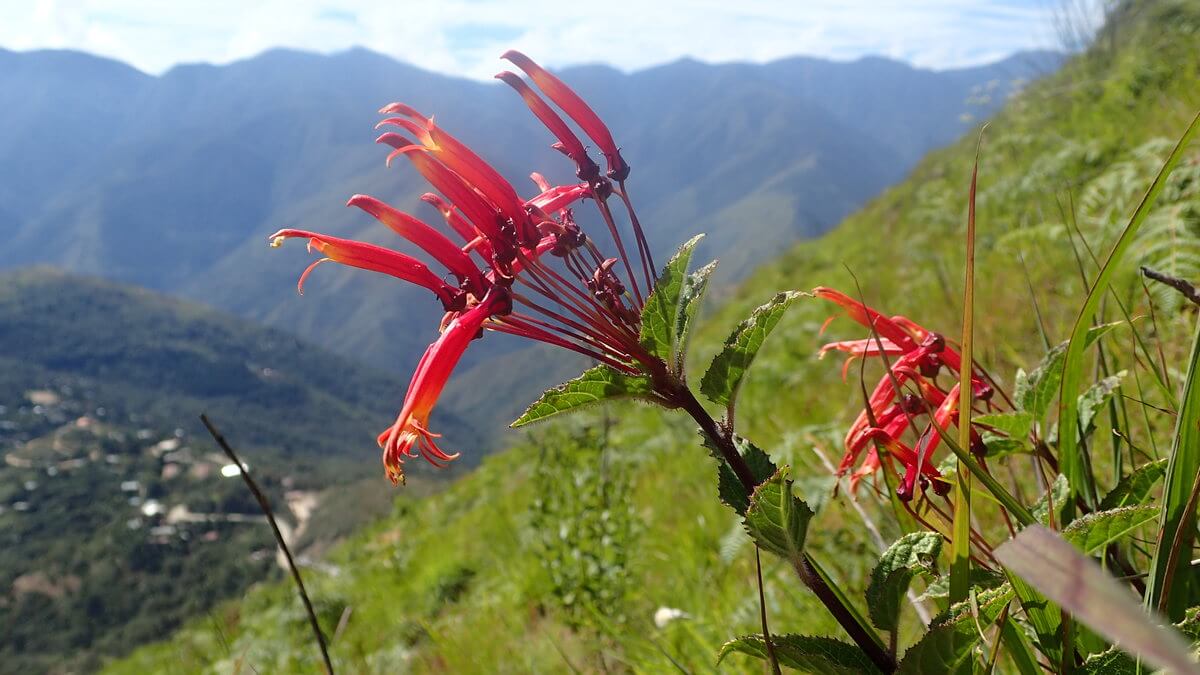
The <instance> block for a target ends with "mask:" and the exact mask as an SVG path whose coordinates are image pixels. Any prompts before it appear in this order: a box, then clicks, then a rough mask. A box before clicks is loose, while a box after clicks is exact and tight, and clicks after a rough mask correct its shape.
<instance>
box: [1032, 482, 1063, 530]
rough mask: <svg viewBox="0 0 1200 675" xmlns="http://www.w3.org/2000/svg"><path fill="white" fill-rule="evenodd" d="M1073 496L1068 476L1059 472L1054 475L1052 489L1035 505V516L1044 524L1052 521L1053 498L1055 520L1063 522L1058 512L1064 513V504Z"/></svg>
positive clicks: (1059, 522)
mask: <svg viewBox="0 0 1200 675" xmlns="http://www.w3.org/2000/svg"><path fill="white" fill-rule="evenodd" d="M1070 498H1071V486H1070V485H1068V484H1067V477H1066V476H1064V475H1062V474H1058V475H1057V476H1055V477H1054V484H1053V485H1051V486H1050V490H1049V491H1048V492H1047V493H1046V494H1044V495H1042V497H1041V499H1038V501H1037V504H1034V505H1033V517H1034V518H1037V521H1038V522H1039V523H1041V524H1043V525H1047V524H1049V523H1050V503H1051V500H1053V503H1054V512H1055V522H1056V523H1058V524H1061V521H1060V520H1059V516H1058V514H1060V513H1062V510H1063V505H1064V504H1066V503H1067V500H1068V499H1070Z"/></svg>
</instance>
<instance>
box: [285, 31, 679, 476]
mask: <svg viewBox="0 0 1200 675" xmlns="http://www.w3.org/2000/svg"><path fill="white" fill-rule="evenodd" d="M504 58H506V59H508V60H509V61H511V62H512V63H513V64H515V65H516V66H517V67H518V68H519V69H521V70H522V71H524V72H525V74H526V75H528V76H529V78H530V79H531V80H532V81H533V83H534V85H536V87H537V88H538V89H539V90H540V91H541V94H542V95H544V96H545V97H546V98H548V99H549V100H550V102H551V103H553V104H554V105H555V106H557V107H558V108H559V109H560V110H562V111H563V112H564V113H566V115H567V117H568V118H569V119H571V120H572V121H573V122H574V123H575V124H576V125H577V126H578V127H579V128H580V129H582V130H583V132H584V134H586V136H587V137H588V138H589V139H591V141H592V142H593V143H595V144H596V145H597V146H598V147H599V149H600V152H601V154H603V155H604V158H605V160H606V164H607V167H606V169H607V171H606V173H605V174H604V175H602V174H601V170H600V167H599V165H597V164H596V162H594V161H592V159H591V157H590V156H589V155H588V153H587V149H586V148H585V146H584V145H583V143H582V142H581V141H580V139H579V137H578V136H577V135H576V134H575V132H574V131H573V130H572V128H571V127H570V126H569V125H568V124H567V122H566V121H564V120H563V118H562V117H561V116H559V114H558V112H556V111H555V109H554V108H553V107H551V105H550V103H547V102H546V100H544V99H543V98H542V95H539V94H538V93H537V92H536V91H534V89H532V88H531V87H530V86H529V85H527V84H526V83H525V81H524V80H523V79H522V78H521V77H520V76H518V75H516V74H515V73H511V72H507V71H506V72H502V73H500V74H499V75H497V76H496V77H497V78H499V79H500V80H502V81H504V82H505V83H507V84H509V85H510V86H512V87H513V88H514V89H516V90H517V92H518V93H519V94H520V95H521V97H522V99H524V101H525V103H526V105H527V106H528V107H529V109H530V110H531V111H532V112H533V114H534V115H535V116H536V117H537V118H538V119H539V120H540V121H541V122H542V123H543V124H544V125H545V126H546V127H547V128H548V129H549V130H550V131H551V133H552V134H553V135H554V136H555V138H556V139H557V142H556V143H555V144H554V145H553V146H552V147H554V148H556V149H558V150H559V151H561V152H562V153H563V154H565V155H566V156H567V157H568V158H569V159H570V160H571V161H572V162H574V164H575V169H576V175H577V176H578V178H579V179H580V182H579V183H572V184H568V185H550V184H549V183H548V182H547V181H546V180H545V179H544V178H543V177H542V176H541V175H539V174H537V173H534V174H533V175H532V179H533V181H534V183H535V185H536V186H537V188H538V194H536V195H534V196H533V197H531V198H529V199H523V198H521V197H520V196H518V193H517V190H516V189H515V188H514V187H513V186H512V185H511V184H510V183H509V182H508V181H507V180H505V178H504V177H502V176H501V175H500V174H499V173H498V172H497V171H496V170H495V169H493V168H492V167H491V166H490V165H489V164H488V163H487V162H485V161H484V160H483V159H482V158H480V157H479V156H478V155H476V154H475V153H474V152H473V151H472V150H471V149H470V148H468V147H467V146H466V145H465V144H463V143H462V142H460V141H459V140H458V139H456V138H455V137H454V136H452V135H450V134H449V133H447V132H446V131H445V130H443V129H441V128H440V127H438V126H437V125H436V124H434V121H433V118H431V117H426V116H425V115H422V114H421V113H419V112H417V111H416V110H414V109H412V108H411V107H409V106H407V105H405V104H403V103H393V104H391V105H388V106H385V107H384V108H383V109H382V110H381V111H380V112H381V113H382V114H385V115H390V116H389V117H387V118H386V119H384V120H383V121H381V122H380V123H379V126H386V127H389V128H394V129H396V130H397V131H388V132H386V133H384V134H383V135H381V136H379V138H378V139H376V142H378V143H382V144H385V145H388V146H390V147H391V148H392V152H391V154H389V155H388V158H387V161H388V164H389V165H390V164H391V162H392V160H393V159H396V158H399V157H403V158H405V159H407V160H408V161H409V162H410V163H411V164H412V165H413V167H414V168H415V169H416V170H417V171H418V172H419V173H420V174H421V175H422V176H423V177H424V178H425V179H426V180H427V181H428V182H429V183H430V184H431V185H432V186H433V188H434V189H435V190H436V191H437V193H439V194H434V193H429V194H426V195H424V196H423V197H422V199H423V200H424V201H425V202H426V203H428V204H430V205H432V206H433V207H434V208H435V209H436V210H437V211H438V212H439V213H440V214H441V216H442V218H443V219H444V220H445V223H446V226H447V228H448V229H449V230H450V231H452V232H453V235H454V236H455V237H456V238H457V239H458V241H457V242H456V241H454V240H453V239H452V238H451V237H449V236H447V235H446V234H443V233H442V232H441V231H439V230H438V229H437V228H434V227H432V226H430V225H428V224H426V223H425V222H423V221H421V220H419V219H417V218H415V217H413V216H411V215H409V214H407V213H403V212H401V211H398V210H396V209H394V208H392V207H391V206H388V205H387V204H385V203H384V202H382V201H380V200H378V199H375V198H373V197H368V196H366V195H355V196H354V197H352V198H351V199H350V201H349V204H348V205H350V206H356V207H358V208H360V209H362V210H363V211H366V212H367V213H369V214H371V215H372V216H374V217H375V218H376V219H377V220H378V221H379V222H381V223H383V224H384V225H385V226H387V227H388V228H389V229H391V230H392V231H393V232H395V233H396V234H398V235H399V236H400V237H402V238H403V239H406V240H408V241H409V242H411V243H412V244H414V245H416V246H417V247H418V248H419V249H420V250H421V251H423V252H424V253H425V254H426V255H428V256H429V258H431V259H432V260H434V261H436V262H437V264H438V265H441V266H442V267H443V268H445V269H446V270H447V271H448V275H446V276H441V275H439V274H438V273H436V272H434V271H433V270H431V269H430V268H429V266H428V265H427V264H426V263H425V262H422V261H421V260H418V259H416V258H414V257H412V256H409V255H406V254H404V253H400V252H398V251H394V250H391V249H388V248H384V247H381V246H375V245H372V244H367V243H364V242H359V241H351V240H347V239H340V238H337V237H331V236H328V235H324V234H318V233H315V232H309V231H305V230H293V229H284V230H280V231H279V232H276V233H275V234H274V235H272V237H271V241H272V245H273V246H278V245H280V244H281V243H282V242H283V241H284V240H285V239H288V238H290V237H300V238H304V239H307V240H308V246H309V249H310V250H315V251H318V252H319V253H321V254H322V255H323V256H324V257H323V258H321V259H320V260H317V261H316V262H314V263H313V264H312V265H310V266H309V267H308V269H306V270H305V271H304V273H303V274H302V275H301V276H300V282H299V284H298V288H299V289H300V291H301V292H303V286H304V281H305V279H306V278H307V277H308V275H309V273H310V272H311V271H312V269H313V268H314V267H316V266H317V265H318V264H320V263H322V262H326V261H329V260H332V261H334V262H339V263H342V264H344V265H349V266H351V267H358V268H361V269H366V270H371V271H374V272H380V273H383V274H387V275H391V276H393V277H396V278H397V279H401V280H403V281H407V282H409V283H412V284H416V285H418V286H421V287H423V288H426V289H428V290H429V291H431V292H432V293H433V294H434V295H435V296H436V297H437V299H438V300H439V301H440V302H441V304H442V306H443V308H444V309H445V311H446V314H445V317H444V318H443V319H442V322H441V326H440V330H441V336H440V337H439V338H438V339H437V340H436V341H435V342H434V343H433V344H431V345H430V346H429V347H428V349H427V350H426V351H425V355H424V356H423V357H422V358H421V361H420V363H419V364H418V366H417V370H416V372H415V373H414V374H413V378H412V381H411V383H410V384H409V389H408V394H407V395H406V396H405V399H404V406H403V409H402V410H401V411H400V414H399V416H398V417H397V419H396V422H395V424H393V425H392V426H391V427H390V428H388V429H387V430H385V431H384V432H383V433H382V434H380V435H379V444H380V446H381V447H382V448H383V462H384V465H385V467H386V468H387V474H388V477H389V478H391V480H392V481H393V482H403V480H404V470H403V463H404V459H405V458H406V457H415V456H417V454H420V455H421V456H423V457H424V458H425V459H426V460H428V461H429V462H430V463H431V464H433V465H435V466H439V467H440V466H444V465H445V463H446V462H448V461H450V460H453V459H454V458H455V457H457V456H458V454H457V453H455V454H449V453H446V452H444V451H443V450H442V449H440V448H439V447H438V445H437V443H436V442H435V439H437V438H438V437H439V435H438V434H435V433H433V432H431V431H430V430H429V428H428V425H429V416H430V414H431V412H432V411H433V408H434V405H435V404H436V403H437V400H438V397H439V396H440V395H441V392H442V389H443V388H444V387H445V385H446V381H447V380H448V379H449V377H450V373H451V372H452V371H453V370H454V367H455V365H456V364H457V363H458V361H459V359H460V358H461V357H462V355H463V352H465V351H466V349H467V346H468V345H469V344H470V343H471V342H472V341H473V340H475V339H476V338H478V337H480V336H481V335H482V332H483V329H488V330H494V331H499V332H504V333H510V334H513V335H519V336H523V337H527V338H531V339H533V340H538V341H541V342H545V343H549V344H553V345H556V346H559V347H564V348H567V349H571V350H573V351H576V352H578V353H580V354H584V355H586V356H589V357H591V358H593V359H595V360H597V361H600V362H602V363H605V364H607V365H609V366H611V367H613V368H615V369H617V370H620V371H623V372H627V373H635V372H639V366H640V367H641V368H646V367H651V368H652V367H656V365H661V364H656V363H655V359H654V358H653V357H652V356H650V355H649V354H648V353H647V352H646V351H645V350H644V349H643V348H642V347H641V346H640V344H639V342H638V333H639V330H640V317H641V310H642V305H643V302H644V298H643V295H642V288H641V286H640V285H639V283H638V281H639V280H638V278H637V276H636V275H635V272H634V267H633V266H631V265H630V262H629V256H628V255H627V253H626V248H625V244H624V242H623V241H622V239H621V235H620V229H621V228H620V225H619V224H618V222H617V219H616V217H615V216H614V213H613V210H612V209H611V208H610V207H609V200H610V198H611V197H612V196H614V195H616V196H618V197H619V198H620V201H621V203H622V204H623V205H624V208H625V211H626V214H627V217H628V220H629V227H630V228H631V230H632V232H633V234H634V237H635V239H636V242H637V249H638V255H639V258H640V263H641V264H640V266H639V267H640V270H639V271H640V272H641V276H642V279H641V280H642V282H643V283H644V284H645V288H646V290H647V291H649V289H650V288H651V285H652V283H653V277H652V276H651V270H652V269H653V268H654V262H653V259H652V258H651V257H650V250H649V246H648V245H647V243H646V239H645V237H644V235H643V233H642V229H641V225H640V224H639V222H638V220H637V216H636V214H635V213H634V211H633V207H632V204H631V202H630V200H629V197H628V192H627V190H626V187H625V179H626V178H627V177H628V176H629V165H628V164H626V162H625V160H624V159H623V158H622V157H621V152H620V150H619V149H618V148H617V146H616V143H615V142H614V141H613V138H612V134H611V133H609V130H608V128H607V127H606V126H605V125H604V123H603V122H601V121H600V118H599V117H597V116H596V113H595V112H593V111H592V109H591V108H589V107H588V105H587V104H586V103H584V101H583V100H582V99H581V98H579V96H578V95H577V94H576V93H575V92H574V91H572V90H571V89H570V88H569V87H567V85H565V84H564V83H563V82H562V81H561V80H559V79H558V78H557V77H555V76H554V75H552V74H550V73H549V72H547V71H545V70H544V69H542V68H541V67H540V66H538V65H537V64H536V63H534V62H533V61H532V60H530V59H529V58H528V57H526V56H525V55H524V54H521V53H519V52H513V51H510V52H508V53H506V54H505V55H504ZM404 134H408V135H407V136H406V135H404ZM585 199H590V200H591V201H592V202H593V203H594V204H595V205H596V207H597V210H598V212H599V216H600V218H601V219H602V220H603V221H604V223H605V225H606V226H607V230H608V232H609V234H610V236H611V237H612V239H613V241H614V244H615V245H616V247H617V250H618V253H619V255H620V258H619V260H618V258H606V257H605V256H603V255H601V253H600V250H599V248H598V247H597V246H596V244H595V243H594V242H593V240H592V239H591V238H590V237H588V235H587V234H586V233H585V232H584V231H583V229H582V228H581V227H580V225H579V224H578V223H577V222H576V219H575V214H574V212H573V210H572V207H573V206H574V205H576V204H577V203H578V202H580V201H581V200H585ZM450 277H452V278H453V283H451V282H450V281H448V279H449V278H450ZM625 282H628V287H627V286H626V283H625ZM627 288H630V289H632V292H630V291H629V290H627Z"/></svg>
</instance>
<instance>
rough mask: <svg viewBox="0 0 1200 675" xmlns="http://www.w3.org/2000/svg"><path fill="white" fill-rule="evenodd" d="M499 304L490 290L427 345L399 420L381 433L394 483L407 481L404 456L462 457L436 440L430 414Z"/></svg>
mask: <svg viewBox="0 0 1200 675" xmlns="http://www.w3.org/2000/svg"><path fill="white" fill-rule="evenodd" d="M498 308H499V300H498V299H497V298H494V297H493V296H492V295H491V294H489V296H488V298H485V300H484V301H483V302H481V303H479V304H478V305H476V306H474V307H472V308H471V309H468V310H466V311H464V312H461V313H459V314H458V315H457V316H455V317H454V318H453V319H452V320H451V321H450V323H449V324H447V325H446V328H445V330H444V331H442V335H441V337H439V338H438V339H437V341H436V342H434V343H433V344H431V345H429V347H428V348H426V350H425V355H424V356H422V357H421V361H420V363H419V364H417V369H416V371H415V372H414V373H413V377H412V381H411V382H410V383H409V385H408V393H407V394H406V395H405V397H404V407H403V408H402V409H401V410H400V414H399V416H398V417H397V418H396V423H395V424H393V425H392V426H391V427H390V428H388V429H387V430H386V431H384V432H383V433H381V434H380V435H379V445H380V447H382V448H383V464H384V466H385V467H386V469H387V474H388V478H390V479H391V480H392V482H393V483H399V482H403V481H404V458H405V457H412V456H415V453H416V452H418V451H419V453H420V454H421V455H422V456H423V457H425V459H426V460H427V461H429V462H430V463H431V464H433V465H435V466H441V465H442V464H443V463H444V462H448V461H450V460H452V459H454V458H456V457H458V454H457V453H455V454H453V455H451V454H447V453H445V452H443V451H442V450H441V449H440V448H438V446H437V443H436V442H435V441H434V439H436V438H438V436H437V434H434V433H432V432H430V431H429V429H428V424H429V415H430V413H432V412H433V408H434V406H435V405H436V404H437V400H438V397H439V396H441V394H442V389H443V388H445V386H446V382H447V380H449V379H450V374H451V373H452V372H453V371H454V367H455V366H456V365H458V361H459V359H461V358H462V355H463V353H464V352H465V351H466V350H467V346H468V345H470V344H471V341H472V340H474V339H475V338H476V337H477V336H478V335H479V331H480V330H481V329H482V328H483V324H484V322H485V321H487V319H488V318H489V317H490V316H491V315H492V313H493V312H494V311H496V310H497V309H498Z"/></svg>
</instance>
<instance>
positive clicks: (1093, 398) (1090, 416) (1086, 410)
mask: <svg viewBox="0 0 1200 675" xmlns="http://www.w3.org/2000/svg"><path fill="white" fill-rule="evenodd" d="M1125 375H1126V371H1124V370H1122V371H1120V372H1119V373H1116V374H1115V375H1110V376H1108V377H1106V378H1104V379H1102V380H1100V381H1099V382H1097V383H1096V384H1093V385H1092V386H1091V387H1088V390H1087V391H1085V392H1083V393H1082V394H1080V395H1079V400H1078V402H1077V404H1076V405H1077V407H1078V409H1079V428H1080V429H1083V432H1084V434H1089V433H1091V432H1092V430H1093V429H1094V428H1095V423H1096V415H1097V414H1098V413H1099V411H1100V408H1101V407H1103V406H1104V405H1106V404H1107V403H1108V399H1110V398H1112V396H1113V394H1114V393H1115V392H1116V391H1117V387H1119V386H1121V378H1123V377H1125Z"/></svg>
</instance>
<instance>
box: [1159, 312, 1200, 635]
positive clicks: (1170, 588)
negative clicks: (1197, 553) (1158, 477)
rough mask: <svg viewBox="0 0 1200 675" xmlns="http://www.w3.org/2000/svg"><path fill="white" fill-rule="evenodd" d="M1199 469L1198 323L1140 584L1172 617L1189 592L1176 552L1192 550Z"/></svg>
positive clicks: (1177, 614) (1176, 616)
mask: <svg viewBox="0 0 1200 675" xmlns="http://www.w3.org/2000/svg"><path fill="white" fill-rule="evenodd" d="M1198 472H1200V324H1198V325H1197V331H1196V338H1195V339H1194V340H1193V342H1192V357H1191V362H1190V364H1189V365H1188V372H1187V381H1186V383H1185V384H1184V391H1183V401H1182V403H1181V406H1180V408H1179V416H1178V418H1177V419H1176V426H1175V441H1174V445H1173V446H1172V448H1171V456H1170V459H1169V460H1168V461H1167V475H1166V478H1165V482H1164V488H1163V497H1162V515H1161V516H1160V519H1159V526H1158V541H1157V545H1156V546H1155V549H1154V559H1153V562H1152V563H1151V567H1150V579H1149V583H1148V584H1147V586H1146V606H1147V607H1151V608H1158V609H1160V610H1162V611H1163V612H1164V613H1165V614H1166V615H1167V616H1168V617H1169V618H1170V619H1171V620H1172V621H1179V620H1180V619H1182V618H1183V612H1184V610H1185V609H1187V599H1188V597H1189V593H1188V588H1187V582H1188V580H1189V578H1190V576H1191V574H1190V573H1191V569H1190V568H1189V567H1188V566H1186V565H1184V566H1183V567H1182V568H1180V566H1179V561H1180V555H1179V552H1180V551H1182V553H1183V554H1184V555H1185V558H1186V559H1190V555H1187V554H1188V553H1190V551H1191V550H1192V542H1193V541H1194V539H1195V531H1196V507H1195V500H1194V499H1193V497H1192V493H1193V490H1194V486H1195V484H1196V479H1197V475H1198Z"/></svg>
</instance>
